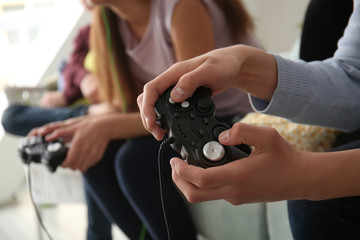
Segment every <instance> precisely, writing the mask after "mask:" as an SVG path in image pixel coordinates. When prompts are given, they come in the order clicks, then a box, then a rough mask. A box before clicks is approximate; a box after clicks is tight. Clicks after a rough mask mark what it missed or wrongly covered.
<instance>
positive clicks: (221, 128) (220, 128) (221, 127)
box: [213, 126, 226, 138]
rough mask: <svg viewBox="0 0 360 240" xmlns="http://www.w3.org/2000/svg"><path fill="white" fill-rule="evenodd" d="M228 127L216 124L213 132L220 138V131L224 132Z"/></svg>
mask: <svg viewBox="0 0 360 240" xmlns="http://www.w3.org/2000/svg"><path fill="white" fill-rule="evenodd" d="M225 130H226V128H225V127H224V126H216V127H214V128H213V134H214V137H215V138H218V137H219V135H220V133H222V132H223V131H225Z"/></svg>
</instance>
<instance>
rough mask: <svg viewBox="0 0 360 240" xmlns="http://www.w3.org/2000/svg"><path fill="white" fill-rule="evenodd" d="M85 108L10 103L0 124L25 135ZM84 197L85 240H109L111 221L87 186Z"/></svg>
mask: <svg viewBox="0 0 360 240" xmlns="http://www.w3.org/2000/svg"><path fill="white" fill-rule="evenodd" d="M87 108H88V107H87V106H78V107H75V108H71V107H62V108H50V109H47V108H40V107H29V106H24V105H11V106H9V107H8V108H7V109H6V110H5V111H4V113H3V116H2V125H3V127H4V129H5V131H6V132H7V133H11V134H15V135H18V136H26V135H27V134H28V133H29V132H30V131H31V129H33V128H35V127H39V126H42V125H44V124H47V123H51V122H56V121H63V120H66V119H69V118H73V117H79V116H83V115H86V112H87ZM85 199H86V201H87V207H88V228H87V240H110V239H111V238H112V237H111V223H110V222H109V221H108V219H107V218H106V217H105V215H104V214H103V213H102V211H101V210H100V209H99V207H98V206H97V205H96V203H95V201H94V200H93V199H92V197H91V195H89V193H88V191H87V188H85Z"/></svg>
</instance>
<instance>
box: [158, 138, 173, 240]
mask: <svg viewBox="0 0 360 240" xmlns="http://www.w3.org/2000/svg"><path fill="white" fill-rule="evenodd" d="M174 141H175V139H174V138H173V137H168V138H167V139H165V140H164V141H163V142H162V143H161V144H160V148H159V153H158V169H159V182H160V184H159V185H160V198H161V205H162V209H163V214H164V220H165V227H166V232H167V236H168V240H170V239H171V238H170V229H169V223H168V220H167V215H166V201H165V198H164V196H165V194H164V185H163V171H162V170H163V166H162V161H161V160H162V153H163V150H164V149H165V148H166V147H168V146H170V144H172V143H173V142H174Z"/></svg>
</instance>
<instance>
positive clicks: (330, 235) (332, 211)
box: [288, 136, 360, 240]
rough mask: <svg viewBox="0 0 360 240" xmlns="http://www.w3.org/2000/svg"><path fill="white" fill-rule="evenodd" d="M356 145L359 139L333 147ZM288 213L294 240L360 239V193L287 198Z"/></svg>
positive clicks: (358, 145)
mask: <svg viewBox="0 0 360 240" xmlns="http://www.w3.org/2000/svg"><path fill="white" fill-rule="evenodd" d="M359 137H360V136H359ZM354 148H360V140H357V141H353V142H350V143H347V144H345V145H343V146H340V147H337V148H336V149H333V150H334V151H341V150H347V149H354ZM288 212H289V218H290V225H291V230H292V232H293V236H294V239H295V240H312V239H314V240H328V239H339V240H355V239H360V228H359V226H360V197H359V196H356V197H347V198H337V199H330V200H325V201H306V200H298V201H288Z"/></svg>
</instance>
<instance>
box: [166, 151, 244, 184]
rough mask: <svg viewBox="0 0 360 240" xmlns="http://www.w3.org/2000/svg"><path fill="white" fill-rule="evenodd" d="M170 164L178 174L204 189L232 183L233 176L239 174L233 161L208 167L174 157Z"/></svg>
mask: <svg viewBox="0 0 360 240" xmlns="http://www.w3.org/2000/svg"><path fill="white" fill-rule="evenodd" d="M170 164H171V167H172V169H173V170H174V171H175V172H176V174H177V175H178V176H180V177H181V178H183V179H184V180H186V181H188V182H191V183H192V184H194V185H195V186H197V187H198V188H202V189H206V188H214V187H219V186H224V185H227V184H230V183H231V181H232V179H233V177H232V176H233V175H234V174H235V175H237V174H239V173H237V172H236V171H234V169H235V168H234V167H233V162H231V163H227V164H225V165H222V166H217V167H211V168H206V169H204V168H201V167H197V166H192V165H189V164H187V163H186V162H185V161H183V160H181V159H179V158H173V159H172V160H171V161H170Z"/></svg>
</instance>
